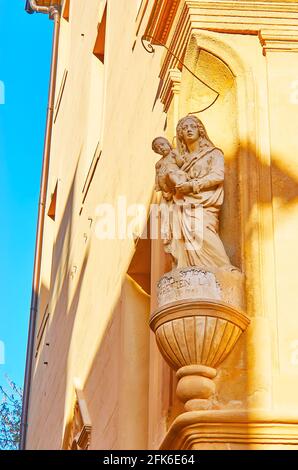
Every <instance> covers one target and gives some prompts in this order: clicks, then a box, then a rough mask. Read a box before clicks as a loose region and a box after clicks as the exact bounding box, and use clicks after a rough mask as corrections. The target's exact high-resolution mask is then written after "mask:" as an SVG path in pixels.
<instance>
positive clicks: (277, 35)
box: [259, 30, 298, 55]
mask: <svg viewBox="0 0 298 470" xmlns="http://www.w3.org/2000/svg"><path fill="white" fill-rule="evenodd" d="M259 39H260V42H261V45H262V46H263V54H264V55H267V53H268V52H298V32H297V31H295V30H294V31H290V30H288V31H278V32H276V31H275V30H261V31H260V32H259Z"/></svg>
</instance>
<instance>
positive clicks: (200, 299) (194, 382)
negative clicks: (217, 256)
mask: <svg viewBox="0 0 298 470" xmlns="http://www.w3.org/2000/svg"><path fill="white" fill-rule="evenodd" d="M243 283H244V276H243V274H242V273H240V272H239V271H231V272H229V271H224V270H222V269H209V268H208V269H206V268H200V267H196V266H193V267H189V268H183V269H174V270H173V271H171V272H170V273H167V274H165V275H164V276H163V277H162V278H161V279H160V281H159V283H158V286H157V290H158V306H159V308H158V309H157V310H156V311H155V312H154V314H153V315H152V317H151V321H150V326H151V328H152V330H153V331H154V332H155V335H156V340H157V344H158V347H159V350H160V352H161V354H162V355H163V357H164V359H165V360H166V362H167V363H168V364H169V365H170V366H171V367H172V368H173V369H174V370H176V376H177V379H178V385H177V390H176V393H177V396H178V398H179V399H180V400H181V401H182V402H183V403H184V406H185V410H186V411H198V410H209V409H216V408H217V404H216V400H215V399H214V396H215V384H214V382H213V379H214V378H215V376H216V373H217V371H216V368H217V367H218V366H219V365H220V364H221V363H222V362H223V361H224V359H225V358H226V357H227V356H228V355H229V354H230V352H231V351H232V350H233V348H234V346H235V344H236V342H237V340H238V339H239V337H240V335H241V334H242V332H243V331H245V329H246V328H247V326H248V325H249V322H250V320H249V318H248V317H247V316H246V315H245V313H244V312H243V310H242V308H243V306H244V302H243Z"/></svg>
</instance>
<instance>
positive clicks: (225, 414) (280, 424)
mask: <svg viewBox="0 0 298 470" xmlns="http://www.w3.org/2000/svg"><path fill="white" fill-rule="evenodd" d="M296 419H297V418H296V417H287V416H278V415H277V414H271V413H268V412H266V411H262V410H259V411H258V410H255V411H254V412H253V411H247V410H237V411H235V410H208V411H192V412H188V413H183V414H182V415H179V416H178V417H177V418H176V419H175V421H174V422H173V424H172V425H171V427H170V428H169V430H168V432H167V434H166V436H165V438H164V440H163V442H162V444H161V446H160V449H161V450H172V449H175V450H194V449H198V446H199V445H200V444H209V445H210V442H212V443H214V444H218V445H222V446H224V445H225V444H226V445H227V444H242V445H244V446H247V448H249V447H250V446H251V445H256V444H257V445H259V446H262V445H263V446H264V448H266V446H268V445H274V446H280V448H282V447H283V446H293V447H295V448H296V446H298V424H297V421H296ZM297 448H298V447H297Z"/></svg>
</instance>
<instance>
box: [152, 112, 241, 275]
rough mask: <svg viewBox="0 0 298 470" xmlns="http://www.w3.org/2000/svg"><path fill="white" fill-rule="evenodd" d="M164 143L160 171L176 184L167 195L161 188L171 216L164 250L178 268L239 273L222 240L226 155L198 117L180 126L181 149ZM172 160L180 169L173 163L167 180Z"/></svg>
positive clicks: (166, 223)
mask: <svg viewBox="0 0 298 470" xmlns="http://www.w3.org/2000/svg"><path fill="white" fill-rule="evenodd" d="M158 139H160V140H161V139H163V138H158ZM156 141H157V139H155V140H154V141H153V142H156ZM164 141H165V142H167V141H166V140H165V139H164ZM165 142H162V141H161V142H156V143H157V144H159V145H160V147H161V150H162V151H160V152H159V151H158V150H159V147H158V148H157V150H156V151H157V152H158V153H160V154H161V155H163V157H162V158H161V160H160V161H159V162H158V164H157V166H158V168H163V178H165V177H167V176H168V178H169V180H170V181H172V182H175V185H173V184H172V185H171V184H168V185H167V188H166V191H165V190H164V189H165V188H162V187H158V185H157V189H160V190H162V194H163V200H162V206H163V207H164V208H165V207H166V208H167V209H168V213H169V216H163V215H162V233H163V234H166V236H165V238H166V239H165V247H166V251H167V252H168V253H170V254H171V255H172V257H173V261H174V266H175V267H176V268H178V269H180V268H185V267H189V266H200V267H204V268H207V267H209V268H221V269H224V270H228V271H233V270H235V269H236V268H234V267H233V266H232V265H231V263H230V260H229V258H228V256H227V254H226V252H225V248H224V246H223V243H222V241H221V239H220V237H219V235H218V226H219V211H220V208H221V205H222V204H223V199H224V189H223V183H224V156H223V153H222V151H221V150H220V149H218V148H217V147H215V146H214V145H213V143H212V142H211V140H210V139H209V137H208V135H207V132H206V129H205V127H204V125H203V124H202V122H201V121H200V120H199V119H198V118H197V117H196V116H194V115H188V116H186V117H184V118H182V119H180V121H179V122H178V125H177V143H178V148H177V150H172V148H171V149H169V150H168V152H166V151H163V148H162V145H163V146H164V147H166V145H168V146H169V144H168V143H167V144H165ZM169 158H172V159H173V158H174V159H175V162H177V160H178V162H179V166H177V170H175V166H174V164H172V165H171V169H170V170H169V172H168V175H167V165H169V164H168V163H167V161H168V160H169ZM172 163H173V162H172ZM175 171H176V177H175ZM157 180H158V178H157Z"/></svg>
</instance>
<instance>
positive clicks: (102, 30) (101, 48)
mask: <svg viewBox="0 0 298 470" xmlns="http://www.w3.org/2000/svg"><path fill="white" fill-rule="evenodd" d="M106 24H107V5H106V6H105V9H104V12H103V15H102V19H101V22H100V23H99V25H98V28H97V31H98V33H97V38H96V41H95V46H94V50H93V54H94V55H95V56H96V57H97V58H98V59H99V60H100V61H101V62H102V63H104V57H105V41H106Z"/></svg>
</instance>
